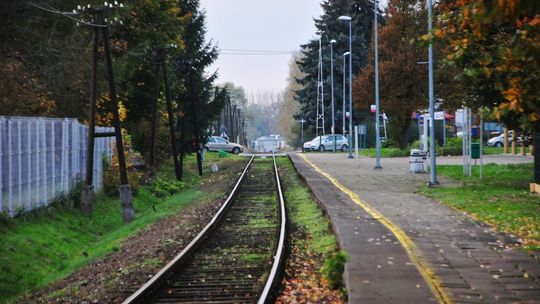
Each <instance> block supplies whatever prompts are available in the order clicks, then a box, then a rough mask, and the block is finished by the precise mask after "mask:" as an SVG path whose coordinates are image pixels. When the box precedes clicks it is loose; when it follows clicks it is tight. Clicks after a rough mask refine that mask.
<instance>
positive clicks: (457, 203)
mask: <svg viewBox="0 0 540 304" xmlns="http://www.w3.org/2000/svg"><path fill="white" fill-rule="evenodd" d="M478 170H479V168H478V167H477V166H474V167H473V177H470V178H469V177H464V176H463V168H462V167H461V166H437V171H438V173H439V174H441V175H445V176H448V177H451V178H453V179H455V180H457V181H460V182H461V183H462V185H461V186H460V187H458V188H457V189H456V188H427V187H424V188H422V189H421V192H422V193H423V194H425V195H427V196H430V197H432V198H434V199H436V200H438V201H441V202H442V203H444V204H446V205H448V206H450V207H452V208H455V209H457V210H461V211H465V212H467V213H468V214H470V215H471V216H472V217H473V218H475V219H478V220H480V221H483V222H486V223H488V224H490V225H492V226H493V227H495V228H496V229H497V230H499V231H503V232H507V233H510V234H514V235H516V236H518V237H520V238H522V239H523V248H524V249H526V250H531V251H535V252H539V251H540V199H539V197H538V195H537V194H531V193H530V192H529V183H530V181H531V180H533V165H532V164H517V165H496V164H488V165H485V166H484V178H483V179H482V180H480V179H479V178H478V176H479V172H478Z"/></svg>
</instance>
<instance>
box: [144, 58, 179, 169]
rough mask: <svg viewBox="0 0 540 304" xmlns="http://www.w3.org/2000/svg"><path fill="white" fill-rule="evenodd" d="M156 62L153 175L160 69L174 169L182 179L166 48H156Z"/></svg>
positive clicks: (151, 152)
mask: <svg viewBox="0 0 540 304" xmlns="http://www.w3.org/2000/svg"><path fill="white" fill-rule="evenodd" d="M155 60H156V62H155V78H156V91H155V95H154V97H155V98H154V104H153V117H152V140H151V141H152V147H151V149H150V170H151V172H150V173H151V175H153V174H155V157H156V156H155V154H156V141H157V134H156V130H157V116H158V110H157V109H158V106H157V105H158V101H159V93H160V83H159V76H160V75H159V74H160V73H159V70H160V69H161V71H162V72H163V82H164V85H165V97H166V99H167V114H168V116H169V133H170V136H171V149H172V157H173V161H174V169H175V174H176V179H177V180H182V172H181V170H182V168H181V166H180V161H179V160H178V149H177V147H176V131H175V125H174V113H173V108H172V98H171V92H170V89H169V79H168V77H167V61H166V53H165V48H163V47H158V48H157V49H156V59H155Z"/></svg>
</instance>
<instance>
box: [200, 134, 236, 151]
mask: <svg viewBox="0 0 540 304" xmlns="http://www.w3.org/2000/svg"><path fill="white" fill-rule="evenodd" d="M204 149H206V151H219V150H223V151H227V152H232V153H233V154H238V153H241V152H244V147H243V146H242V145H239V144H235V143H231V142H229V141H228V140H226V139H225V138H222V137H219V136H210V137H208V142H207V143H206V145H204Z"/></svg>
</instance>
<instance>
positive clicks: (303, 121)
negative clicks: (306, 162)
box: [300, 117, 306, 153]
mask: <svg viewBox="0 0 540 304" xmlns="http://www.w3.org/2000/svg"><path fill="white" fill-rule="evenodd" d="M305 122H306V120H305V119H304V118H303V117H302V118H300V125H301V131H300V133H301V134H302V136H301V137H300V138H301V143H300V144H301V145H302V153H304V123H305Z"/></svg>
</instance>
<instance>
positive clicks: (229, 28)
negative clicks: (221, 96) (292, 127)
mask: <svg viewBox="0 0 540 304" xmlns="http://www.w3.org/2000/svg"><path fill="white" fill-rule="evenodd" d="M200 2H201V7H202V8H203V9H205V10H206V26H207V39H212V40H213V41H215V42H217V43H218V46H219V48H220V49H221V54H220V55H219V58H218V60H217V61H216V62H215V63H214V65H212V66H211V68H210V71H214V70H218V73H219V79H218V83H223V82H232V83H234V84H235V85H236V86H242V87H243V88H244V89H245V90H246V92H247V93H248V94H251V93H257V92H261V91H274V92H280V91H282V90H284V89H285V87H286V85H287V77H288V73H289V62H290V61H291V59H292V53H289V52H293V51H298V50H299V49H300V45H301V44H304V43H306V42H308V41H309V40H310V39H311V38H314V37H316V34H315V31H316V29H315V25H314V22H313V18H318V17H320V16H321V14H322V9H321V6H320V4H319V1H317V0H201V1H200ZM233 50H253V51H279V53H273V54H262V55H261V54H257V55H245V54H243V55H235V54H233V53H238V51H233ZM253 51H250V52H249V53H250V54H255V53H260V52H253Z"/></svg>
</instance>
